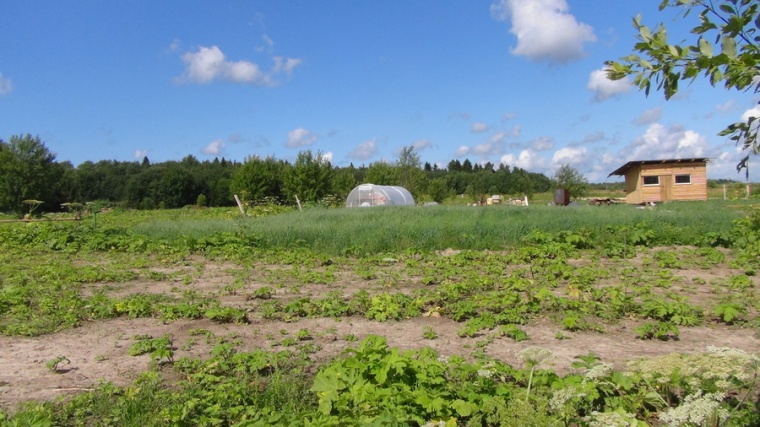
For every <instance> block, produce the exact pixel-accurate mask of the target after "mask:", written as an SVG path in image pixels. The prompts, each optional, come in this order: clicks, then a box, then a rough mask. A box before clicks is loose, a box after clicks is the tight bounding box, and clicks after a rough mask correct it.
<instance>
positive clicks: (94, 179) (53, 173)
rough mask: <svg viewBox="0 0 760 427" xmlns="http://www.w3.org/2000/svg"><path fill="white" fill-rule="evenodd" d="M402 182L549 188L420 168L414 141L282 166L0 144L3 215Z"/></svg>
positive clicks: (320, 192)
mask: <svg viewBox="0 0 760 427" xmlns="http://www.w3.org/2000/svg"><path fill="white" fill-rule="evenodd" d="M362 183H373V184H379V185H400V186H403V187H405V188H407V189H408V190H409V191H410V192H411V193H412V194H413V195H414V197H415V199H416V200H430V201H437V202H442V201H443V200H445V199H446V198H448V197H450V196H452V195H454V194H464V195H467V197H470V198H471V199H472V200H480V199H482V198H484V197H486V196H487V195H490V194H509V195H516V196H522V195H531V194H533V193H537V192H544V191H548V190H549V189H550V188H551V186H552V184H551V180H550V179H549V178H548V177H546V176H545V175H543V174H539V173H532V172H528V171H525V170H523V169H520V168H516V167H510V166H508V165H503V164H502V165H493V164H491V163H486V164H485V165H481V164H478V163H472V162H471V161H470V160H467V159H465V160H464V161H462V162H460V161H459V160H452V161H451V162H449V164H448V167H447V168H439V167H438V166H437V165H431V164H430V163H425V164H424V165H423V164H422V162H421V160H420V156H419V154H418V153H417V152H416V151H415V150H414V148H413V147H411V146H409V147H404V148H403V149H402V150H401V152H400V154H399V157H398V159H396V160H395V161H393V162H386V161H377V162H373V163H370V164H369V165H366V166H365V165H361V166H354V165H353V164H350V165H348V166H345V167H337V166H334V165H332V163H331V162H330V161H329V160H328V159H327V158H326V157H325V156H324V155H323V154H322V153H321V152H316V153H315V152H312V151H310V150H305V151H301V152H299V153H298V155H297V157H296V159H295V161H293V162H289V161H286V160H282V159H277V158H274V157H259V156H250V157H248V158H246V159H245V161H243V162H236V161H230V160H226V159H224V158H222V159H219V158H215V159H214V160H204V161H199V160H198V159H197V158H195V157H194V156H192V155H188V156H186V157H185V158H183V159H182V160H180V161H166V162H161V163H151V162H150V160H149V159H148V158H147V157H145V158H143V159H142V161H117V160H101V161H98V162H92V161H86V162H84V163H82V164H80V165H78V166H74V165H72V164H71V162H69V161H63V162H58V161H56V156H55V154H54V153H52V152H51V151H50V150H49V149H48V147H47V146H46V145H45V143H44V142H43V141H42V140H41V139H40V138H39V137H38V136H32V135H30V134H26V135H17V136H11V137H10V139H9V140H8V141H7V142H6V141H3V140H0V211H2V212H19V213H20V212H23V211H24V210H25V209H26V207H25V205H24V201H29V200H37V201H40V202H42V203H43V208H42V210H44V211H55V210H59V209H61V204H63V203H82V204H85V203H88V202H95V201H98V202H107V203H110V204H114V205H118V206H122V207H125V208H133V209H156V208H167V209H171V208H179V207H184V206H188V205H199V206H233V205H234V204H235V201H234V198H233V195H234V194H237V195H238V196H239V197H240V198H241V199H242V200H243V201H245V202H246V203H249V204H257V203H264V202H267V203H269V202H277V203H283V204H294V203H295V201H296V197H298V199H299V200H300V201H301V202H302V203H329V204H334V205H340V204H342V203H343V202H344V201H345V199H346V197H347V196H348V193H349V192H350V191H351V190H352V189H353V188H354V187H355V186H357V185H359V184H362Z"/></svg>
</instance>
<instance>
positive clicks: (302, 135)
mask: <svg viewBox="0 0 760 427" xmlns="http://www.w3.org/2000/svg"><path fill="white" fill-rule="evenodd" d="M316 140H317V135H316V134H315V133H313V132H311V131H308V130H306V129H304V128H298V129H293V130H292V131H290V132H288V141H287V142H286V143H285V146H286V147H289V148H298V147H305V146H307V145H311V144H313V143H314V141H316Z"/></svg>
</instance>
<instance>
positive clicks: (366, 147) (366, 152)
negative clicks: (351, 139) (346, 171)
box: [348, 139, 377, 160]
mask: <svg viewBox="0 0 760 427" xmlns="http://www.w3.org/2000/svg"><path fill="white" fill-rule="evenodd" d="M376 153H377V142H376V141H375V140H374V139H370V140H367V141H364V142H362V143H361V144H359V145H357V146H356V147H355V148H354V149H353V150H351V151H350V152H349V153H348V157H349V158H351V159H354V160H368V159H370V158H371V157H373V156H374V155H375V154H376Z"/></svg>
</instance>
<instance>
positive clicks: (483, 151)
mask: <svg viewBox="0 0 760 427" xmlns="http://www.w3.org/2000/svg"><path fill="white" fill-rule="evenodd" d="M503 152H504V143H503V142H501V141H499V140H492V141H489V142H484V143H482V144H478V145H476V146H474V147H472V153H473V154H475V155H478V156H481V157H491V156H498V155H500V154H501V153H503Z"/></svg>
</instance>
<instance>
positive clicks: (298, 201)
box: [296, 196, 303, 211]
mask: <svg viewBox="0 0 760 427" xmlns="http://www.w3.org/2000/svg"><path fill="white" fill-rule="evenodd" d="M296 203H297V204H298V210H299V211H302V210H303V209H301V201H300V200H298V196H296Z"/></svg>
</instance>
